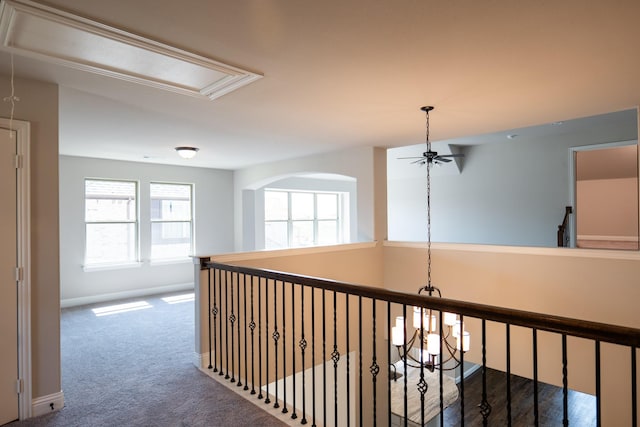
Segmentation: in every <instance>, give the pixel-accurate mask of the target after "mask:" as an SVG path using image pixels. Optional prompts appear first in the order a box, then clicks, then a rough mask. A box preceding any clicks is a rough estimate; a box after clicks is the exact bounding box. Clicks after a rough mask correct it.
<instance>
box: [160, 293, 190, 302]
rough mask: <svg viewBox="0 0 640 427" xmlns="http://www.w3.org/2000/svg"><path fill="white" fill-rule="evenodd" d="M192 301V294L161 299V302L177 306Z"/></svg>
mask: <svg viewBox="0 0 640 427" xmlns="http://www.w3.org/2000/svg"><path fill="white" fill-rule="evenodd" d="M194 300H195V294H194V293H190V294H183V295H174V296H171V297H164V298H162V301H164V302H166V303H167V304H178V303H180V302H190V301H194Z"/></svg>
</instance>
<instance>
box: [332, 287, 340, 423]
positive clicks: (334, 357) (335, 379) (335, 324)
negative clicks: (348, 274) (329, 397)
mask: <svg viewBox="0 0 640 427" xmlns="http://www.w3.org/2000/svg"><path fill="white" fill-rule="evenodd" d="M337 305H338V300H337V296H336V291H333V351H332V352H331V360H333V418H334V424H333V425H335V426H337V425H338V362H339V361H340V353H339V352H338V329H337V328H338V322H337V314H336V313H337Z"/></svg>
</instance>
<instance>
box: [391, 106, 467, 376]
mask: <svg viewBox="0 0 640 427" xmlns="http://www.w3.org/2000/svg"><path fill="white" fill-rule="evenodd" d="M420 110H422V111H424V112H425V114H426V144H427V151H425V152H424V153H423V155H422V157H419V158H418V159H419V160H417V161H415V162H413V163H419V164H421V165H426V167H427V284H426V285H425V286H423V287H421V288H420V289H419V290H418V293H419V294H421V293H423V292H425V293H426V294H427V295H429V296H430V297H431V296H438V297H442V294H441V293H440V289H438V288H437V287H435V286H433V284H432V283H431V167H432V166H433V164H434V163H435V164H438V163H439V162H445V163H446V162H449V161H451V159H449V157H461V156H462V155H461V154H450V155H444V156H439V155H438V153H436V152H434V151H432V150H431V142H430V141H429V112H430V111H432V110H433V107H431V106H425V107H422V108H420ZM438 317H440V318H441V319H442V324H443V325H442V328H441V329H440V328H438ZM412 326H413V329H414V330H413V333H412V334H411V338H410V339H409V340H408V341H407V340H406V338H405V331H407V332H409V331H408V329H407V325H406V323H405V319H404V317H403V316H399V317H396V325H395V326H394V327H392V328H391V343H392V344H393V345H394V346H395V347H396V348H397V350H398V355H399V357H400V359H401V360H402V361H403V362H405V363H406V364H407V366H410V367H414V368H420V367H424V368H427V369H429V370H430V371H432V372H433V371H434V370H435V369H440V370H453V369H456V368H457V367H458V366H460V359H459V358H458V356H459V352H466V351H468V350H469V348H470V343H471V335H470V334H469V332H467V331H465V330H464V324H463V323H462V322H461V321H460V319H459V317H458V315H456V314H454V313H447V312H445V313H442V316H437V315H436V314H435V311H434V310H432V309H429V308H422V307H413V322H412ZM440 331H442V336H441V334H440ZM441 357H442V360H440V358H441Z"/></svg>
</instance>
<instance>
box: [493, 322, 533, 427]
mask: <svg viewBox="0 0 640 427" xmlns="http://www.w3.org/2000/svg"><path fill="white" fill-rule="evenodd" d="M483 322H484V320H483ZM532 333H533V425H534V426H535V427H538V424H539V422H540V421H539V414H538V330H537V329H536V328H533V329H532Z"/></svg>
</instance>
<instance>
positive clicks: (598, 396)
mask: <svg viewBox="0 0 640 427" xmlns="http://www.w3.org/2000/svg"><path fill="white" fill-rule="evenodd" d="M600 380H601V378H600V341H596V425H597V426H598V427H600V426H601V425H602V387H601V383H600Z"/></svg>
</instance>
